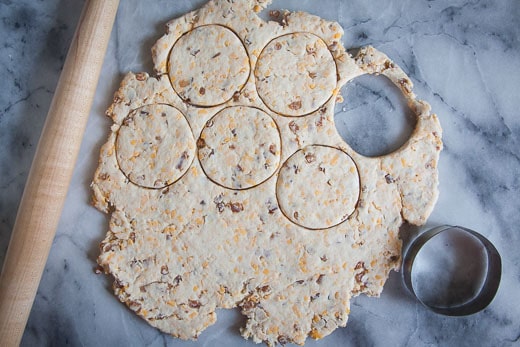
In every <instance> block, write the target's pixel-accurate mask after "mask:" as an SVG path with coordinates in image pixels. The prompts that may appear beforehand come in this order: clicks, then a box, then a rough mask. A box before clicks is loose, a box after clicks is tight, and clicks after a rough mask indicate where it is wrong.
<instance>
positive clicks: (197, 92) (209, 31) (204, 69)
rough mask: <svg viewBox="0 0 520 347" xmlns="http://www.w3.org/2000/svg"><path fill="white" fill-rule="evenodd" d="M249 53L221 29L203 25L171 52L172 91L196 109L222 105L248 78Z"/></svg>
mask: <svg viewBox="0 0 520 347" xmlns="http://www.w3.org/2000/svg"><path fill="white" fill-rule="evenodd" d="M249 72H250V67H249V58H248V55H247V52H246V50H245V48H244V46H243V45H242V42H241V41H240V39H239V38H238V37H237V36H236V35H235V34H234V33H233V32H232V31H231V30H229V29H228V28H226V27H224V26H221V25H204V26H200V27H197V28H195V29H193V30H192V31H190V32H188V33H186V34H185V35H183V36H181V37H180V38H179V39H178V40H177V42H176V43H175V45H174V46H173V48H172V51H171V53H170V59H169V64H168V74H169V76H170V81H171V83H172V86H173V89H175V91H176V92H177V94H178V95H179V96H180V97H181V98H182V99H183V100H184V101H185V102H188V103H190V104H192V105H197V106H215V105H219V104H222V103H224V102H226V101H228V100H229V99H231V97H232V96H233V94H234V93H235V92H237V91H240V90H241V89H242V87H243V86H244V84H245V83H246V81H247V79H248V77H249Z"/></svg>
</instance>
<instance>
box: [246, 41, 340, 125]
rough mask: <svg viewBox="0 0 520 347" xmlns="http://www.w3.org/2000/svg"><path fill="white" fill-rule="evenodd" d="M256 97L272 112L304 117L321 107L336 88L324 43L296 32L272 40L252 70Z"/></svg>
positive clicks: (332, 69) (333, 71)
mask: <svg viewBox="0 0 520 347" xmlns="http://www.w3.org/2000/svg"><path fill="white" fill-rule="evenodd" d="M255 78H256V86H257V90H258V94H259V95H260V97H261V98H262V100H263V101H264V103H265V104H266V105H267V107H269V109H271V110H272V111H274V112H276V113H279V114H282V115H286V116H303V115H306V114H309V113H311V112H314V111H316V110H317V109H318V108H320V107H321V106H322V105H323V104H324V103H325V102H327V100H329V98H330V97H331V95H332V94H333V93H334V89H335V88H336V82H337V77H336V64H335V63H334V58H333V57H332V54H331V53H330V51H329V50H328V48H327V45H326V44H325V42H323V40H322V39H320V38H319V37H318V36H316V35H314V34H311V33H305V32H299V33H293V34H288V35H283V36H280V37H277V38H275V39H274V40H272V41H271V42H269V44H268V45H267V46H266V47H265V48H264V49H263V51H262V53H261V54H260V56H259V58H258V62H257V63H256V67H255Z"/></svg>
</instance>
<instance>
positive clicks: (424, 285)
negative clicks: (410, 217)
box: [402, 225, 502, 316]
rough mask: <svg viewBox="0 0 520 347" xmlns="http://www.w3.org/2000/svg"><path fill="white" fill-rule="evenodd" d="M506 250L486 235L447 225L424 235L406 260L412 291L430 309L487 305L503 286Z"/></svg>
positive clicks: (460, 311)
mask: <svg viewBox="0 0 520 347" xmlns="http://www.w3.org/2000/svg"><path fill="white" fill-rule="evenodd" d="M501 273H502V261H501V258H500V254H499V253H498V251H497V250H496V248H495V247H494V246H493V244H492V243H491V242H490V241H489V240H488V239H486V238H485V237H484V236H482V235H481V234H479V233H477V232H475V231H473V230H470V229H467V228H464V227H460V226H450V225H442V226H439V227H436V228H433V229H430V230H428V231H426V232H424V233H422V234H421V235H419V236H418V237H417V238H416V239H415V240H414V241H413V242H412V243H411V245H410V246H409V247H408V250H407V251H406V253H405V255H404V259H403V265H402V276H403V280H404V283H405V285H406V287H407V288H408V289H409V291H410V292H411V293H412V294H413V295H414V296H415V297H416V298H417V299H418V300H419V301H420V302H421V303H422V304H423V305H424V306H426V307H427V308H428V309H430V310H432V311H433V312H436V313H439V314H443V315H448V316H466V315H470V314H474V313H477V312H479V311H481V310H482V309H484V308H486V307H487V306H488V305H489V304H490V303H491V301H492V300H493V298H494V297H495V294H496V292H497V290H498V287H499V284H500V278H501Z"/></svg>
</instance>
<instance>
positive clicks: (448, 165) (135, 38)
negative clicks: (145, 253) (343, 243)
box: [0, 0, 520, 346]
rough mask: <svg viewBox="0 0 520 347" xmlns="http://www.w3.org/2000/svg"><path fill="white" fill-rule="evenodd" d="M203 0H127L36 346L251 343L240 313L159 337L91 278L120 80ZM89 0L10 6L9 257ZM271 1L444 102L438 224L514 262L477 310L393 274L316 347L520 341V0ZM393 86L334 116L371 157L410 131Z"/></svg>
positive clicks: (31, 328) (0, 249) (2, 34)
mask: <svg viewBox="0 0 520 347" xmlns="http://www.w3.org/2000/svg"><path fill="white" fill-rule="evenodd" d="M202 3H204V1H203V0H197V1H187V0H186V1H174V0H160V1H157V0H155V1H146V2H145V1H139V0H122V1H121V5H120V8H119V12H118V16H117V20H116V23H115V26H114V29H113V32H112V36H111V40H110V45H109V48H108V52H107V55H106V58H105V62H104V66H103V71H102V77H101V81H100V83H99V86H98V90H97V94H96V98H95V102H94V107H93V109H92V112H91V114H90V119H89V123H88V128H87V130H86V136H85V138H84V140H83V144H82V148H81V153H80V157H79V160H78V163H77V165H76V171H75V174H74V177H73V180H72V185H71V187H70V190H69V195H68V198H67V202H66V206H65V209H64V211H63V215H62V218H61V222H60V225H59V229H58V231H57V234H56V238H55V240H54V244H53V247H52V250H51V253H50V256H49V259H48V262H47V265H46V268H45V272H44V274H43V278H42V281H41V284H40V287H39V290H38V294H37V297H36V300H35V303H34V306H33V309H32V312H31V316H30V318H29V321H28V324H27V328H26V330H25V334H24V336H23V340H22V345H23V346H65V345H71V346H230V345H240V346H242V345H243V346H252V345H253V343H252V342H251V341H245V340H243V339H242V338H241V337H240V335H239V333H238V330H239V327H240V326H241V325H242V324H243V323H244V321H243V319H242V318H241V316H240V314H239V313H238V311H219V312H218V322H217V323H216V325H214V326H212V327H210V328H208V329H207V330H206V331H205V332H204V333H203V334H202V335H201V337H200V339H199V340H198V341H196V342H183V341H180V340H177V339H174V338H171V337H169V336H166V335H164V334H161V333H159V332H158V331H157V330H155V329H154V328H152V327H150V326H148V325H147V324H146V323H145V322H144V321H142V320H141V319H140V318H138V317H137V316H135V315H134V314H133V313H131V311H130V310H128V309H127V308H126V307H125V306H124V305H123V304H121V303H120V302H119V301H118V300H117V299H116V298H115V296H113V294H112V290H111V287H110V281H109V279H108V278H107V277H106V276H104V275H96V274H95V273H94V271H93V269H94V268H95V265H96V262H95V260H96V257H97V254H98V243H99V242H100V240H101V239H102V238H103V236H104V234H105V230H106V228H107V223H108V220H107V218H106V217H105V216H104V215H103V214H102V213H100V212H98V211H96V210H95V209H94V208H93V207H91V206H90V205H89V199H90V190H89V183H90V181H91V178H92V175H93V172H94V170H95V166H96V164H97V159H98V151H99V148H100V146H101V144H102V143H103V142H104V141H105V137H106V134H107V131H108V127H109V122H108V120H107V119H106V118H105V117H104V115H103V112H104V109H105V108H106V107H107V106H108V105H109V103H110V101H111V96H112V93H113V92H114V91H115V89H116V86H117V85H118V83H119V80H120V79H121V77H122V76H123V74H125V73H126V72H127V71H150V72H151V70H152V64H151V57H150V54H149V50H150V47H151V45H152V44H153V42H154V41H155V40H156V39H157V38H158V37H160V36H161V35H162V33H163V25H164V23H165V22H166V21H167V20H168V19H170V18H173V17H175V16H178V15H181V14H183V13H185V12H186V11H188V10H192V9H195V8H196V7H197V6H200V5H201V4H202ZM82 5H83V2H81V1H75V2H74V1H65V0H62V1H59V0H48V1H45V2H43V1H37V2H36V1H31V0H23V1H10V0H1V1H0V19H1V20H0V44H1V50H2V51H1V53H0V78H1V80H2V92H1V93H0V263H1V262H2V261H3V258H4V255H5V251H6V248H7V245H8V241H9V236H10V232H11V229H12V227H13V224H14V220H15V216H16V209H17V205H18V203H19V200H20V197H21V194H22V191H23V186H24V183H25V180H26V177H27V174H28V171H29V167H30V163H31V160H32V156H33V154H34V150H35V147H36V144H37V141H38V137H39V134H40V131H41V128H42V125H43V123H44V119H45V116H46V113H47V110H48V108H49V104H50V101H51V98H52V94H53V91H54V89H55V86H56V82H57V79H58V77H59V73H60V69H61V66H62V64H63V61H64V57H65V55H66V52H67V49H68V45H69V43H70V40H71V37H72V34H73V31H74V28H75V26H76V22H77V20H78V18H79V14H80V11H81V8H82ZM272 7H273V8H289V9H301V10H305V11H308V12H311V13H314V14H317V15H320V16H322V17H324V18H327V19H330V20H336V21H338V22H339V23H340V24H341V25H342V26H343V27H344V28H345V31H346V35H345V37H344V40H343V42H344V44H345V46H346V47H359V46H362V45H366V44H371V45H374V46H375V47H376V48H378V49H380V50H382V51H384V52H385V53H387V54H388V55H389V56H390V57H391V58H392V59H394V60H395V62H396V63H398V64H399V65H400V66H401V67H402V68H403V69H404V70H405V71H406V72H407V73H409V75H410V76H411V78H412V80H413V82H414V83H415V91H416V94H418V96H419V97H420V98H421V99H424V100H427V101H428V102H429V103H431V105H432V107H433V110H434V111H435V112H436V113H437V114H438V115H439V118H440V121H441V124H442V126H443V129H444V137H443V139H444V144H445V147H444V151H443V152H442V154H441V161H440V167H439V169H440V198H439V201H438V203H437V205H436V208H435V210H434V212H433V214H432V216H431V217H430V220H429V222H428V226H435V225H439V224H445V223H448V224H459V225H463V226H466V227H469V228H472V229H474V230H477V231H479V232H480V233H482V234H484V235H485V236H487V237H488V238H489V239H490V240H491V241H492V242H493V243H494V244H495V245H496V247H497V248H498V250H499V251H500V253H501V255H502V260H503V275H502V282H501V286H500V289H499V292H498V294H497V296H496V298H495V300H494V301H493V303H492V304H491V305H490V306H489V307H488V308H486V309H485V310H484V311H482V312H480V313H478V314H475V315H472V316H468V317H463V318H450V317H444V316H440V315H437V314H434V313H431V312H429V311H427V310H426V309H425V308H423V307H422V306H420V304H418V303H417V302H415V301H414V300H412V299H411V297H410V296H409V295H408V293H407V291H406V290H405V289H404V287H403V285H402V283H401V278H400V275H399V274H396V273H393V274H392V276H391V277H390V280H389V281H388V282H387V284H386V286H385V290H384V292H383V294H382V296H381V298H379V299H375V298H368V297H365V296H361V297H358V298H355V299H354V300H353V302H352V307H351V309H352V313H351V315H350V317H349V323H348V324H347V327H346V328H341V329H338V330H336V331H335V332H334V333H333V334H332V335H331V336H329V337H327V338H325V339H323V340H320V341H314V340H312V339H309V340H308V342H307V345H309V346H339V345H342V346H426V345H442V346H513V345H520V297H519V295H518V288H519V286H520V252H519V249H520V228H519V225H520V213H519V211H520V194H519V193H520V179H519V177H520V115H519V111H518V107H517V106H516V103H518V102H519V101H520V42H519V37H520V2H518V1H517V0H503V1H492V0H481V1H479V0H474V1H468V0H465V1H460V0H449V1H448V0H430V1H412V0H408V1H400V0H392V1H383V0H377V1H360V0H358V1H340V0H337V1H333V0H322V1H319V2H317V1H312V0H306V1H301V0H300V1H297V0H293V1H286V0H275V3H274V6H272ZM387 87H388V83H387V82H386V81H384V80H383V79H380V78H365V77H363V78H360V79H359V80H355V81H354V82H353V83H351V84H350V86H349V87H347V88H346V89H345V90H343V95H344V96H345V97H346V99H347V102H345V103H344V104H343V105H340V106H339V107H338V108H337V124H338V127H339V128H340V130H341V131H342V132H343V133H344V134H345V138H346V139H347V140H348V142H349V143H351V144H352V145H353V146H355V147H356V146H357V147H356V148H359V151H361V152H363V151H364V152H366V153H372V154H373V153H380V152H381V151H384V150H385V149H386V150H388V149H392V148H396V146H398V145H399V143H400V141H401V142H402V140H403V139H405V138H406V134H407V132H409V131H410V126H411V125H410V124H409V121H408V119H407V118H406V114H407V110H406V107H404V106H403V105H402V103H401V100H400V98H399V96H398V95H397V94H396V93H395V90H393V89H391V88H390V89H389V88H387ZM366 124H371V125H372V126H371V127H369V128H367V127H366ZM349 134H355V135H349ZM406 229H407V231H408V232H410V233H415V232H417V231H418V230H424V228H423V229H417V228H406ZM403 236H404V238H405V239H409V236H407V235H404V234H403ZM0 344H1V343H0Z"/></svg>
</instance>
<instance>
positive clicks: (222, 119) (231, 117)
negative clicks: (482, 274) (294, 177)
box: [197, 106, 281, 189]
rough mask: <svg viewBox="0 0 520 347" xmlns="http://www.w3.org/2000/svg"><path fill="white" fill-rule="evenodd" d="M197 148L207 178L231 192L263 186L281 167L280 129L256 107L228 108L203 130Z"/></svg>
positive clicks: (211, 120) (210, 121)
mask: <svg viewBox="0 0 520 347" xmlns="http://www.w3.org/2000/svg"><path fill="white" fill-rule="evenodd" d="M197 147H198V149H199V160H200V163H201V165H202V168H203V169H204V172H205V173H206V175H207V176H208V177H209V178H210V179H211V180H212V181H213V182H215V183H217V184H220V185H222V186H224V187H226V188H230V189H245V188H250V187H253V186H256V185H258V184H260V183H262V182H263V181H265V180H266V179H268V178H269V177H271V176H272V175H273V174H274V173H275V171H276V169H277V168H278V165H279V163H280V151H281V142H280V133H279V131H278V127H277V125H276V123H275V122H274V120H273V119H272V118H271V117H270V116H269V115H268V114H266V113H265V112H264V111H262V110H260V109H258V108H254V107H245V106H236V107H228V108H225V109H223V110H222V111H220V112H219V113H217V114H216V115H215V116H214V117H213V118H212V119H210V120H209V121H208V122H207V123H206V126H205V127H204V128H203V130H202V133H201V135H200V137H199V139H198V140H197Z"/></svg>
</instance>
